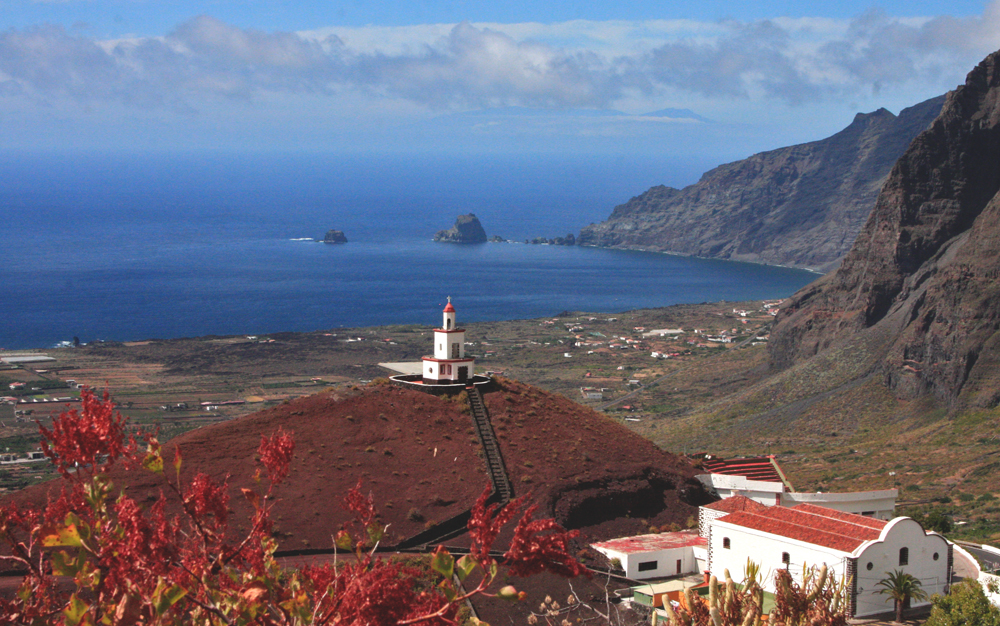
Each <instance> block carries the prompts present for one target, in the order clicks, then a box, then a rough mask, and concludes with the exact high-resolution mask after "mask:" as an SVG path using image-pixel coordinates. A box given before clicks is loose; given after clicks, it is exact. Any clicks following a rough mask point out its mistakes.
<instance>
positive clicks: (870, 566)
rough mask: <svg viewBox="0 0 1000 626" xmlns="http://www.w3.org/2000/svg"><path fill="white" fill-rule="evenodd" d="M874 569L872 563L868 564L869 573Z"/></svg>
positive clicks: (866, 567)
mask: <svg viewBox="0 0 1000 626" xmlns="http://www.w3.org/2000/svg"><path fill="white" fill-rule="evenodd" d="M873 567H875V566H874V565H872V563H871V561H869V562H868V565H865V569H866V570H868V571H869V572H870V571H872V568H873Z"/></svg>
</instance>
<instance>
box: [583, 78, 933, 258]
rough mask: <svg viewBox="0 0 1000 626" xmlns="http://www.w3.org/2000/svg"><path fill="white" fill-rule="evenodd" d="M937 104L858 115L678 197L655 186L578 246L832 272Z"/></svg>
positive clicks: (719, 173) (587, 232)
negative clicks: (823, 134)
mask: <svg viewBox="0 0 1000 626" xmlns="http://www.w3.org/2000/svg"><path fill="white" fill-rule="evenodd" d="M943 101H944V96H941V97H938V98H933V99H931V100H927V101H926V102H922V103H920V104H918V105H915V106H913V107H910V108H908V109H904V110H903V111H901V112H900V114H899V115H898V116H896V115H893V114H892V113H890V112H889V111H887V110H885V109H879V110H878V111H875V112H874V113H868V114H861V113H859V114H858V115H857V116H856V117H855V118H854V121H853V122H852V123H851V125H850V126H848V127H847V128H845V129H844V130H842V131H840V132H839V133H837V134H835V135H833V136H832V137H828V138H826V139H823V140H820V141H814V142H812V143H806V144H801V145H797V146H790V147H787V148H780V149H778V150H772V151H769V152H762V153H760V154H756V155H754V156H752V157H750V158H748V159H744V160H742V161H737V162H735V163H728V164H726V165H721V166H719V167H717V168H715V169H713V170H711V171H709V172H707V173H706V174H704V175H703V176H702V177H701V180H700V181H699V182H698V183H696V184H694V185H691V186H689V187H685V188H684V189H674V188H671V187H665V186H658V187H653V188H652V189H649V190H648V191H646V192H645V193H643V194H642V195H639V196H636V197H635V198H632V199H631V200H629V201H628V202H627V203H625V204H622V205H620V206H618V207H616V208H615V209H614V212H613V213H612V214H611V217H610V218H608V220H607V221H604V222H602V223H600V224H591V225H590V226H588V227H586V228H584V229H583V230H582V231H581V233H580V237H579V239H578V243H579V244H581V245H589V246H601V247H613V248H629V249H639V250H654V251H661V252H672V253H678V254H686V255H693V256H701V257H712V258H720V259H730V260H735V261H751V262H758V263H769V264H777V265H788V266H794V267H801V268H808V269H815V270H820V271H826V270H829V269H831V268H832V267H835V266H836V264H837V262H838V261H839V260H840V259H841V257H842V256H843V255H844V254H845V253H846V252H847V250H849V249H850V247H851V244H852V243H853V242H854V239H855V238H856V237H857V234H858V232H859V231H860V229H861V226H862V225H863V224H864V222H865V219H866V218H867V217H868V214H869V213H870V212H871V209H872V207H873V206H874V204H875V198H876V196H877V195H878V192H879V189H880V188H881V186H882V183H883V182H884V180H885V177H886V176H887V175H888V173H889V170H890V168H892V165H893V163H895V162H896V160H897V159H898V158H899V157H900V155H902V154H903V151H904V150H906V147H907V146H908V145H909V144H910V142H911V141H912V140H913V138H914V137H916V136H917V134H919V133H920V132H921V131H923V130H924V129H926V128H927V126H928V125H929V124H930V123H931V121H932V120H934V118H935V117H937V115H938V113H939V112H940V110H941V105H942V103H943Z"/></svg>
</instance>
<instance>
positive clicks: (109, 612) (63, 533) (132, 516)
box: [0, 389, 583, 626]
mask: <svg viewBox="0 0 1000 626" xmlns="http://www.w3.org/2000/svg"><path fill="white" fill-rule="evenodd" d="M81 396H82V407H81V410H79V411H76V410H74V411H68V412H66V413H63V414H62V415H60V416H59V418H58V419H56V420H55V421H54V422H53V425H52V428H51V430H50V429H46V428H44V427H41V428H40V429H41V435H42V438H43V449H44V450H45V453H46V455H47V456H48V457H49V458H50V459H51V460H52V462H53V463H54V464H55V465H56V467H57V468H58V470H59V472H60V474H61V475H62V477H63V479H64V481H65V484H64V488H63V490H62V493H61V494H60V496H59V497H58V498H57V499H55V500H52V501H50V502H49V503H48V505H47V506H46V507H45V508H44V509H41V510H31V509H21V508H18V507H17V506H16V505H14V504H13V503H4V504H2V505H0V545H2V546H3V547H4V551H3V552H0V560H3V561H7V562H11V563H14V564H16V565H18V566H20V567H22V568H23V569H25V570H26V571H27V574H26V576H25V577H24V579H23V580H22V583H21V587H20V589H19V590H18V592H17V594H16V595H15V596H14V597H11V598H0V615H2V616H3V617H4V619H6V620H7V622H8V623H12V624H36V623H64V624H69V625H73V626H75V625H77V624H101V623H114V624H119V625H121V626H132V625H134V624H140V623H141V624H150V625H153V624H155V625H168V624H169V625H181V624H189V623H204V624H237V623H248V624H249V623H253V624H265V625H270V624H275V625H277V624H334V623H336V624H345V625H346V624H372V625H376V626H383V625H384V626H392V625H403V624H416V623H420V624H427V625H430V626H445V625H447V624H454V621H455V617H456V615H457V611H458V607H459V605H460V603H461V602H463V601H464V600H465V599H467V598H469V597H472V596H474V595H478V594H485V595H493V594H492V593H491V592H490V591H489V589H490V586H491V585H492V584H493V583H494V582H495V580H496V578H497V571H498V565H497V563H496V562H495V560H494V559H493V558H492V557H491V556H490V550H491V548H492V546H493V543H494V542H495V540H496V538H497V536H498V534H499V533H500V531H501V529H502V528H503V526H504V525H505V524H507V523H508V522H510V521H511V520H512V519H513V518H514V517H515V516H516V515H517V513H518V511H519V510H520V509H521V507H522V505H523V502H522V501H521V500H516V501H514V502H511V503H508V504H507V505H506V506H504V507H503V508H500V507H499V506H498V505H491V506H487V505H486V502H487V500H488V495H489V492H488V491H487V492H484V493H483V495H482V496H481V497H480V498H479V499H478V500H477V502H476V505H475V507H474V508H473V511H472V516H471V519H470V521H469V532H470V534H471V536H472V541H473V549H472V553H471V554H470V555H468V556H464V557H462V558H460V559H457V560H456V559H454V558H453V557H452V556H451V555H450V554H449V553H448V551H447V550H445V549H444V548H443V547H439V548H438V549H437V550H436V551H435V552H434V553H433V555H431V556H430V559H429V566H430V568H431V570H432V571H433V572H434V573H435V574H434V575H435V576H437V577H438V579H439V580H438V581H437V583H436V584H435V585H432V586H428V587H426V588H422V589H421V588H417V587H415V586H414V581H416V580H418V579H421V577H424V578H425V577H426V576H425V574H424V573H423V572H420V571H418V570H416V569H414V568H413V567H410V566H407V565H403V564H400V563H398V562H395V561H391V560H385V559H381V558H377V557H376V555H375V554H374V550H373V548H374V546H376V545H377V544H378V543H379V541H380V540H381V538H382V535H383V532H384V530H385V529H384V528H383V527H382V526H380V525H379V523H378V521H377V512H376V510H375V505H374V501H373V499H372V497H371V495H370V494H369V495H368V496H364V495H363V494H362V493H361V484H360V483H359V484H358V485H357V486H356V487H355V488H354V489H351V490H350V491H349V492H348V494H347V495H346V497H345V507H346V508H347V509H348V510H350V511H351V512H353V513H354V516H355V519H356V526H357V527H358V529H359V530H355V531H354V534H353V535H352V534H351V532H350V531H349V530H348V529H344V530H342V531H341V532H339V533H338V534H337V536H336V538H335V541H336V545H337V547H338V548H339V549H342V550H345V551H347V552H349V553H352V554H351V557H350V558H348V559H345V560H339V559H338V561H337V562H335V563H330V564H326V565H324V566H322V567H305V568H302V569H298V570H292V569H285V568H283V567H281V566H280V565H279V564H278V562H277V561H276V560H275V559H274V552H275V550H276V549H277V543H276V542H275V540H274V539H273V538H272V536H271V531H272V522H271V519H270V512H271V508H272V507H273V506H274V499H273V498H272V497H271V495H272V490H273V488H274V485H276V484H277V483H279V482H281V481H282V480H284V479H285V478H286V477H287V475H288V472H289V467H290V464H291V460H292V454H293V451H294V442H293V440H292V437H291V435H290V434H289V433H286V432H284V431H283V430H280V429H279V430H278V431H277V432H275V433H274V434H272V435H271V436H270V437H262V439H261V444H260V447H259V448H258V456H259V459H260V463H261V465H262V466H263V469H264V470H265V471H266V473H267V476H268V479H269V484H268V486H267V488H266V491H265V492H263V493H260V492H258V491H257V490H255V489H248V488H244V489H242V490H241V492H242V494H243V496H244V497H245V498H246V499H247V501H248V502H249V503H250V504H251V505H252V506H253V508H254V512H253V514H252V517H251V522H252V524H251V529H250V531H249V532H248V533H247V535H246V536H245V537H243V538H242V540H240V541H239V542H238V543H235V544H234V543H231V542H230V541H228V540H227V539H226V531H227V527H228V521H229V487H228V478H227V479H226V480H225V481H223V482H222V484H218V483H216V482H214V481H213V480H212V479H211V478H210V477H208V476H207V475H205V474H200V473H199V474H196V475H195V476H194V477H193V479H191V480H190V481H189V482H187V483H185V482H183V481H182V480H181V471H180V470H181V466H182V463H183V460H182V456H181V453H180V450H179V449H175V453H174V459H173V468H174V472H173V474H174V476H175V477H174V478H172V479H171V478H169V477H168V476H167V474H166V473H165V472H164V459H163V457H162V451H161V446H160V444H159V442H158V441H157V440H156V438H155V437H154V436H152V435H151V434H148V433H140V434H139V436H140V438H141V439H143V440H144V441H145V442H146V452H145V454H142V453H140V452H139V450H138V445H137V443H136V438H135V436H126V426H127V422H126V420H125V419H124V418H123V417H122V416H121V415H120V414H118V413H115V411H114V405H113V403H112V402H111V400H110V396H109V394H108V392H107V391H105V392H104V395H103V398H101V399H98V398H96V397H95V396H94V394H93V393H92V392H91V391H90V390H88V389H85V390H84V391H83V392H82V394H81ZM116 462H123V463H124V464H125V465H126V467H132V468H138V467H140V466H141V467H142V468H144V469H145V470H146V471H149V472H152V473H154V474H158V475H160V476H162V477H163V485H164V488H165V489H166V490H167V491H170V492H172V493H173V494H174V495H175V496H176V497H177V498H178V500H179V501H180V503H181V506H182V510H183V514H182V515H177V516H168V515H167V514H166V513H165V509H166V498H165V496H164V495H163V492H162V491H161V494H160V498H159V499H158V500H157V501H156V502H155V503H153V504H152V506H149V507H144V506H142V505H140V504H139V503H137V502H136V501H135V500H133V499H131V498H130V497H129V496H128V495H127V494H125V493H119V492H117V491H116V490H115V487H114V485H112V483H111V481H110V479H109V477H108V474H107V472H108V470H109V469H110V468H111V467H112V465H113V464H115V463H116ZM254 478H255V479H257V480H258V481H259V478H260V470H258V472H257V474H256V475H255V476H254ZM535 510H536V508H535V507H531V508H529V509H528V510H527V511H526V512H525V514H524V516H523V517H522V519H521V521H520V523H519V524H518V525H517V528H516V529H515V532H514V539H513V541H512V543H511V546H510V549H509V550H508V551H507V553H506V554H505V556H504V560H505V562H506V563H507V565H508V566H509V567H510V571H511V572H512V573H515V574H516V575H518V576H526V575H531V574H534V573H537V572H540V571H543V570H547V571H552V572H556V573H559V574H562V575H565V576H576V575H579V574H581V573H583V568H582V567H581V566H580V565H579V564H578V563H576V562H575V561H574V560H573V559H572V557H570V556H569V553H568V541H569V539H571V538H572V537H573V536H574V534H573V533H568V532H566V531H565V530H563V529H562V528H561V527H559V526H558V525H557V524H555V522H554V521H552V520H534V519H532V518H533V514H534V512H535ZM475 571H478V572H479V576H478V580H479V582H478V583H477V584H476V585H475V586H474V587H473V588H472V589H463V587H462V582H464V581H466V580H467V578H468V577H469V576H470V574H472V573H473V572H475ZM56 577H61V578H62V580H64V581H72V585H71V586H70V587H71V588H70V589H66V585H65V584H63V585H56V582H55V581H56ZM456 579H457V580H458V581H459V583H458V584H456V583H455V580H456ZM495 595H498V596H500V597H503V598H508V599H517V598H518V597H523V593H518V592H517V591H516V590H514V589H513V587H510V586H507V587H504V588H502V589H500V590H499V591H498V592H497V593H496V594H495Z"/></svg>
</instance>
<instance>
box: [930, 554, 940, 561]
mask: <svg viewBox="0 0 1000 626" xmlns="http://www.w3.org/2000/svg"><path fill="white" fill-rule="evenodd" d="M932 558H933V559H934V560H935V561H936V560H938V559H940V558H941V555H940V554H938V553H937V552H935V553H934V556H933V557H932Z"/></svg>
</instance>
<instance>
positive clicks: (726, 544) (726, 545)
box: [722, 537, 729, 550]
mask: <svg viewBox="0 0 1000 626" xmlns="http://www.w3.org/2000/svg"><path fill="white" fill-rule="evenodd" d="M722 547H723V548H724V549H726V550H728V549H729V537H723V538H722Z"/></svg>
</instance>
